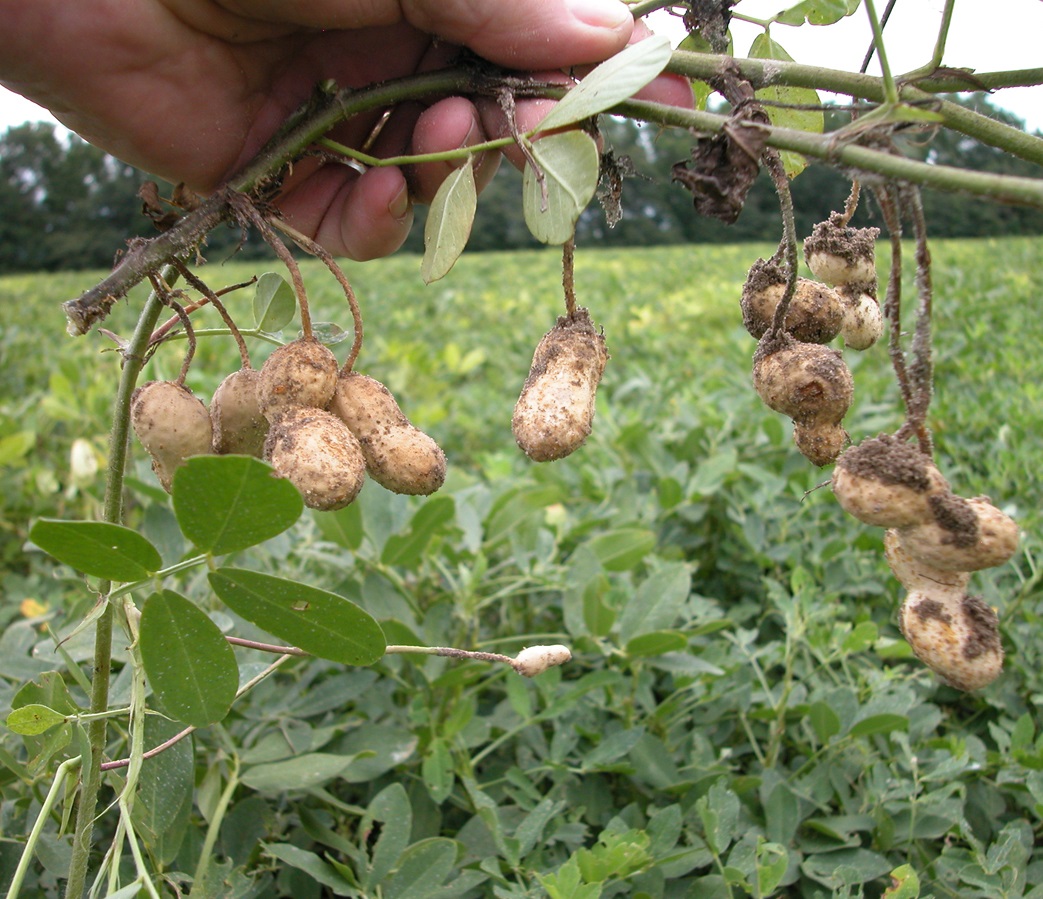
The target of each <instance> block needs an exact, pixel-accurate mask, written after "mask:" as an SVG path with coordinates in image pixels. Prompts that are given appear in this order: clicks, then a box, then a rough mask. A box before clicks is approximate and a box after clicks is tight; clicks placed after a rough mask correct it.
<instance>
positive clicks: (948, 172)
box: [64, 51, 1043, 335]
mask: <svg viewBox="0 0 1043 899" xmlns="http://www.w3.org/2000/svg"><path fill="white" fill-rule="evenodd" d="M724 66H734V67H737V68H738V71H739V73H740V74H741V75H742V77H744V78H746V79H748V80H749V81H750V82H751V83H752V84H753V85H754V86H755V87H757V86H765V85H768V84H787V85H792V86H803V87H814V88H819V89H822V90H827V91H831V92H835V93H842V94H850V95H852V96H855V97H860V98H864V99H870V100H882V99H883V97H884V91H883V86H882V83H881V80H880V79H879V78H873V77H871V76H868V75H856V74H852V73H849V72H841V71H837V70H833V69H824V68H819V67H816V66H802V65H799V64H797V63H788V62H780V61H778V60H758V59H733V58H732V57H728V56H717V55H714V54H708V53H687V52H682V51H677V52H675V53H674V54H673V57H672V59H671V62H670V64H669V65H668V66H667V71H669V72H673V73H676V74H683V75H686V76H688V77H690V78H701V79H707V78H715V77H717V76H719V75H721V74H722V70H723V67H724ZM733 71H734V70H733ZM1026 72H1027V73H1028V74H1026V73H1021V74H1020V75H1018V73H995V74H994V75H982V76H978V77H977V79H976V80H977V81H980V83H981V84H982V85H983V86H984V87H989V86H990V85H991V84H993V83H999V82H1004V83H1009V82H1010V81H1011V80H1018V79H1019V78H1020V79H1021V80H1031V79H1030V76H1031V73H1035V75H1036V76H1038V78H1036V82H1037V83H1038V82H1043V69H1039V70H1036V69H1033V70H1026ZM1015 75H1017V76H1018V77H1016V78H1015V77H1014V76H1015ZM923 86H924V87H926V88H930V89H934V88H935V87H938V88H939V89H941V88H942V87H944V88H945V89H951V88H952V84H951V83H949V82H944V81H936V80H932V81H927V82H923ZM962 86H963V87H966V84H965V83H963V85H962ZM505 87H509V88H511V89H512V90H515V91H521V90H523V89H524V93H525V95H526V96H541V97H548V98H552V99H560V98H561V97H562V96H564V94H565V93H566V92H567V89H566V88H564V87H562V86H561V85H558V86H554V85H550V84H544V83H541V82H523V81H520V79H518V78H517V77H515V76H504V75H502V74H488V73H481V72H479V71H477V70H474V69H442V70H440V71H437V72H429V73H426V74H422V75H411V76H408V77H405V78H399V79H396V80H393V81H388V82H384V83H381V84H377V85H374V86H371V87H367V88H364V89H360V90H341V91H337V92H335V93H334V92H329V91H327V92H324V93H319V94H318V95H317V96H316V98H315V99H314V100H313V101H312V102H311V103H308V104H307V105H305V106H304V107H303V108H302V109H300V110H299V111H298V112H297V113H295V114H294V115H293V116H292V117H291V118H290V119H289V121H288V122H287V124H286V125H285V126H284V127H283V128H282V129H281V130H280V131H279V133H278V134H276V135H275V137H273V138H272V140H271V141H269V143H268V144H267V145H266V146H265V147H264V149H262V150H261V152H260V153H258V155H257V156H256V157H255V158H254V159H253V160H252V161H251V162H250V163H249V164H248V165H247V166H246V167H245V168H244V169H243V170H242V171H241V172H240V173H239V174H238V175H237V176H235V177H234V178H233V179H232V180H231V181H230V182H229V184H228V185H227V186H226V187H224V188H222V189H221V190H220V191H218V192H217V193H215V194H214V195H213V196H211V197H210V198H208V199H207V200H205V201H204V202H203V203H202V204H201V205H200V206H199V208H198V209H196V210H195V211H193V212H190V213H188V214H186V215H185V216H184V217H183V218H181V219H180V220H179V221H178V223H177V224H176V225H174V227H173V228H171V229H170V230H169V231H167V232H165V233H163V234H161V235H159V236H158V237H155V238H153V239H152V240H148V241H135V242H134V243H133V244H132V245H131V247H130V249H129V250H128V252H127V254H126V255H125V256H124V257H123V258H122V259H121V260H120V262H119V263H118V265H117V266H116V268H115V269H114V270H113V272H112V273H111V274H110V275H109V276H108V277H107V278H105V279H104V280H103V281H102V282H101V283H99V284H98V285H96V286H95V287H92V288H90V289H89V290H87V291H86V292H85V293H84V294H83V295H81V296H80V297H79V298H77V299H75V300H70V301H68V302H67V303H65V304H64V309H65V312H66V315H67V317H68V319H69V332H70V333H71V334H74V335H79V334H86V333H87V332H88V331H89V330H90V329H91V328H92V327H93V326H94V325H95V324H96V323H97V322H99V321H101V320H102V319H103V318H104V317H105V316H106V315H107V314H108V311H109V309H110V308H111V307H112V305H113V304H114V303H115V302H116V301H117V300H118V299H120V298H121V297H123V296H125V295H126V293H127V291H128V290H130V289H131V288H132V287H133V286H134V285H136V284H137V283H139V282H140V281H141V280H143V279H144V278H145V277H146V276H147V275H148V273H149V272H151V271H155V270H156V269H158V268H159V267H160V266H162V265H164V264H166V263H167V262H169V261H170V260H172V259H173V258H174V257H175V256H178V255H184V254H187V253H188V252H190V251H192V250H193V249H194V248H196V247H197V246H198V245H199V244H200V243H201V242H202V241H203V239H204V238H205V236H206V234H207V233H208V232H209V231H210V230H211V229H213V228H215V227H216V226H217V225H219V224H220V223H221V222H223V221H226V220H228V219H230V218H232V217H233V216H234V215H235V211H234V208H233V207H234V205H235V195H236V194H258V195H266V194H269V193H274V192H275V191H276V190H277V187H278V183H279V180H280V178H281V175H282V173H283V172H284V171H285V169H286V168H287V166H288V165H290V163H292V161H293V160H295V159H297V158H299V157H300V156H301V155H302V154H303V153H304V152H305V151H306V150H307V149H308V148H309V147H311V146H312V145H313V144H315V143H316V142H317V141H319V140H320V139H321V138H322V137H323V135H325V134H326V132H328V131H329V130H330V129H331V128H332V127H333V126H334V125H336V124H338V123H339V122H342V121H344V120H346V119H350V118H352V117H353V116H356V115H359V114H360V113H363V112H367V111H369V110H373V109H386V108H389V107H392V106H395V105H397V104H399V103H402V102H404V101H407V100H416V99H420V98H423V97H427V96H431V95H446V94H450V95H453V94H464V95H468V94H469V95H475V94H478V95H484V96H493V97H495V96H497V94H498V92H500V91H502V90H503V89H504V88H505ZM901 97H902V99H903V100H907V101H917V102H918V101H921V100H923V99H927V100H930V101H931V102H932V103H934V104H936V105H937V107H938V108H939V109H940V111H941V114H942V116H943V118H944V120H945V124H946V125H948V126H949V127H952V128H953V129H955V130H957V131H960V132H962V133H964V134H967V135H969V136H972V137H975V138H976V139H978V140H981V141H982V142H984V143H988V144H990V145H991V146H995V147H999V148H1001V149H1004V150H1006V151H1008V152H1010V153H1013V154H1015V155H1018V156H1021V157H1022V158H1024V159H1027V160H1029V161H1032V162H1035V163H1038V164H1040V165H1043V139H1041V138H1038V137H1033V136H1030V135H1027V134H1025V133H1024V132H1022V131H1019V130H1018V129H1016V128H1011V127H1010V126H1008V125H1003V124H1001V123H1000V122H997V121H995V120H993V119H990V118H988V117H986V116H982V115H979V114H978V113H975V112H972V111H970V110H966V109H963V108H962V107H960V106H958V105H957V104H954V103H948V102H946V101H938V100H937V99H936V98H934V97H933V95H932V94H930V93H928V92H926V91H925V90H920V89H917V88H914V87H911V86H908V85H907V86H905V87H903V88H902V90H901ZM612 112H614V113H617V114H620V115H627V116H630V117H631V118H635V119H639V120H642V121H648V122H654V123H657V124H660V125H672V126H676V127H681V128H692V129H697V130H700V131H705V132H711V133H716V132H718V131H720V130H721V128H722V127H723V125H724V123H725V122H726V121H727V119H726V117H724V116H720V115H716V114H714V113H709V112H696V111H693V110H686V109H681V108H679V107H671V106H663V105H660V104H654V103H647V102H639V101H629V102H627V103H622V104H620V105H619V106H617V107H615V108H614V109H613V110H612ZM765 127H766V130H767V132H768V133H767V138H766V143H767V144H768V145H769V146H773V147H775V148H777V149H783V150H794V151H796V152H798V153H803V154H804V155H805V156H812V157H817V158H819V159H823V160H826V161H828V162H831V163H834V164H839V165H841V166H845V167H848V168H851V169H856V170H858V171H861V172H869V173H875V174H878V175H883V176H884V177H885V178H891V179H900V180H907V181H910V182H913V183H916V184H921V185H926V186H929V187H935V188H939V189H941V190H947V191H964V192H967V193H973V194H977V195H980V196H984V197H988V198H990V199H992V200H997V201H1000V202H1007V203H1022V204H1026V205H1031V206H1038V207H1040V208H1043V180H1037V179H1032V178H1015V177H1011V176H1006V175H993V174H985V173H980V172H972V171H965V170H963V169H959V168H954V167H945V166H932V165H927V164H925V163H920V162H916V161H914V160H910V159H905V158H903V157H900V156H896V155H893V154H890V153H884V152H881V151H879V150H872V149H868V148H866V147H860V146H855V145H853V144H844V143H842V142H841V141H840V140H839V139H834V138H832V137H831V136H829V135H820V134H809V133H805V132H801V131H793V130H789V129H782V128H768V127H767V126H765ZM472 150H473V148H463V149H461V150H460V155H461V156H463V155H467V154H469V153H470V152H472Z"/></svg>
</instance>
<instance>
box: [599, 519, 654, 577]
mask: <svg viewBox="0 0 1043 899" xmlns="http://www.w3.org/2000/svg"><path fill="white" fill-rule="evenodd" d="M585 545H586V546H587V548H588V549H590V551H591V552H593V553H594V555H595V556H597V558H598V560H599V561H600V562H601V564H602V565H603V566H604V567H605V569H606V570H607V571H629V570H630V569H631V568H634V567H635V566H636V565H637V564H638V563H639V562H640V561H641V560H642V559H644V557H645V556H647V555H648V554H649V553H650V552H651V551H652V550H653V549H654V548H655V534H653V533H652V532H651V531H648V530H645V529H644V528H620V529H619V530H616V531H608V532H606V533H604V534H598V536H596V537H593V538H592V539H590V540H589V541H587V543H586V544H585Z"/></svg>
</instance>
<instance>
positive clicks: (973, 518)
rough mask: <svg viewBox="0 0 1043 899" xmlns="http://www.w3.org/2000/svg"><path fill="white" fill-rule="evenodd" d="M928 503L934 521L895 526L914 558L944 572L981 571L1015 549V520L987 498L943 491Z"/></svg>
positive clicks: (999, 563) (1016, 542)
mask: <svg viewBox="0 0 1043 899" xmlns="http://www.w3.org/2000/svg"><path fill="white" fill-rule="evenodd" d="M929 502H930V506H931V513H932V516H933V520H931V521H928V522H925V523H923V524H918V525H914V526H912V527H905V528H899V529H898V539H899V541H900V542H901V545H902V548H903V549H905V550H906V552H908V553H909V554H910V555H911V556H913V557H914V558H917V559H919V560H920V561H922V562H925V563H926V564H928V565H931V566H932V567H934V568H940V569H941V570H943V571H980V570H981V569H983V568H994V567H995V566H997V565H1002V564H1003V563H1004V562H1006V561H1007V560H1009V559H1010V557H1011V556H1013V555H1014V553H1015V552H1016V551H1017V548H1018V526H1017V523H1016V522H1015V521H1014V519H1012V518H1011V517H1010V516H1009V515H1006V514H1004V513H1003V512H1001V511H1000V510H999V509H997V508H996V507H995V506H994V505H993V504H992V503H991V502H989V498H988V497H986V496H977V497H975V498H974V499H964V498H963V497H960V496H956V495H955V494H954V493H946V494H940V495H934V496H931V497H930V498H929Z"/></svg>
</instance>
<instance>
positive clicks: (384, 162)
mask: <svg viewBox="0 0 1043 899" xmlns="http://www.w3.org/2000/svg"><path fill="white" fill-rule="evenodd" d="M534 133H535V132H532V131H529V132H526V134H525V136H526V137H532V135H533V134H534ZM316 143H317V144H318V145H319V146H320V147H326V148H327V149H329V150H333V152H334V153H339V154H341V155H342V156H347V157H348V158H349V159H354V160H355V161H356V162H361V163H362V164H363V165H366V166H369V167H370V168H380V167H382V166H383V167H386V166H393V165H419V164H420V163H423V162H451V161H453V160H454V159H461V158H463V157H466V156H470V155H472V154H474V153H484V152H486V151H487V150H501V149H503V148H504V147H509V146H512V145H513V144H514V143H515V140H514V138H513V137H498V138H496V139H495V140H487V141H483V142H482V143H480V144H469V145H468V146H466V147H460V148H459V149H456V150H443V151H442V152H440V153H418V154H417V155H415V156H385V157H380V156H370V155H369V154H368V153H363V152H362V151H361V150H355V149H353V148H352V147H348V146H346V145H344V144H342V143H338V142H337V141H335V140H331V139H330V138H328V137H324V138H322V139H321V140H319V141H316Z"/></svg>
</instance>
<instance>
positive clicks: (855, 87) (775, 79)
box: [663, 50, 1043, 165]
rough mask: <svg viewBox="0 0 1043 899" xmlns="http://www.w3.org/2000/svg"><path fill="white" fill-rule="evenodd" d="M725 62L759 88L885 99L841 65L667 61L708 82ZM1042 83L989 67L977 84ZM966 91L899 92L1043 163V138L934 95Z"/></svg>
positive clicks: (867, 78) (692, 57) (944, 85)
mask: <svg viewBox="0 0 1043 899" xmlns="http://www.w3.org/2000/svg"><path fill="white" fill-rule="evenodd" d="M726 64H729V65H732V66H734V68H735V69H736V70H738V72H739V74H740V75H741V76H742V77H743V78H745V79H746V80H747V81H749V82H750V83H751V84H752V85H753V86H754V87H755V88H762V87H767V86H769V85H775V84H778V85H785V86H787V87H810V88H814V89H816V90H824V91H828V92H829V93H833V94H846V95H848V96H851V97H857V98H858V99H861V100H871V101H874V102H877V103H880V102H883V101H884V100H885V99H886V94H885V92H884V89H883V85H882V82H881V80H880V79H879V78H876V77H874V76H872V75H861V74H858V73H855V72H842V71H839V70H837V69H824V68H822V67H820V66H806V65H802V64H800V63H795V62H783V61H781V60H774V59H773V60H763V59H732V58H731V57H722V56H718V55H716V54H713V53H692V52H687V51H683V50H675V51H674V54H673V56H672V57H671V58H670V62H669V63H668V64H667V67H666V71H667V72H671V73H673V74H675V75H684V76H686V77H688V78H697V79H700V80H703V81H705V80H708V79H710V78H715V77H718V76H720V75H721V74H723V70H724V66H725V65H726ZM1041 82H1043V68H1039V69H1021V70H1017V71H1009V72H986V73H983V74H980V75H978V74H976V75H975V76H974V84H975V86H980V89H982V90H990V89H995V88H1001V87H1015V86H1022V85H1038V84H1040V83H1041ZM962 90H967V81H966V80H965V79H959V78H930V79H926V80H924V81H921V82H919V84H918V85H917V86H916V87H913V86H912V85H908V84H907V85H903V86H902V88H901V90H900V91H899V96H900V97H901V99H903V100H905V101H906V102H909V103H924V102H928V101H929V102H931V103H933V104H937V105H935V106H933V107H932V108H934V109H935V111H937V112H938V113H939V114H940V115H941V116H942V119H943V124H944V125H946V126H947V127H949V128H952V129H953V130H955V131H959V132H960V133H961V134H966V135H967V136H968V137H973V138H974V139H975V140H979V141H981V142H982V143H984V144H988V145H989V146H992V147H997V148H998V149H1001V150H1006V151H1007V152H1008V153H1012V154H1014V155H1015V156H1018V157H1020V158H1022V159H1024V160H1026V161H1028V162H1033V163H1035V164H1036V165H1043V138H1039V137H1034V136H1033V135H1031V134H1026V133H1025V132H1024V131H1021V130H1019V129H1017V128H1012V127H1011V126H1010V125H1004V124H1003V123H1002V122H998V121H996V120H995V119H990V118H989V117H988V116H983V115H981V114H980V113H976V112H974V111H973V110H970V109H966V108H965V107H963V106H960V105H959V104H958V103H951V102H949V101H947V100H938V98H937V97H935V96H934V94H936V93H946V92H953V91H962ZM663 124H669V123H663ZM769 143H770V141H769Z"/></svg>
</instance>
